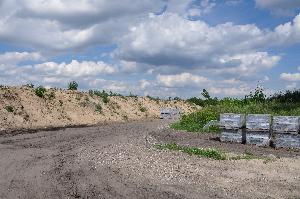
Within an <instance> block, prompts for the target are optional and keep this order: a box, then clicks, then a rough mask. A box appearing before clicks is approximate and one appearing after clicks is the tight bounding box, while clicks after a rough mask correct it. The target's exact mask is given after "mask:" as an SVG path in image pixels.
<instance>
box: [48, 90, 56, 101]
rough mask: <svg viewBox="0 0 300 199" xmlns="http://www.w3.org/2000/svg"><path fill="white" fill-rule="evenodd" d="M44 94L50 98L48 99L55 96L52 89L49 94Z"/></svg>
mask: <svg viewBox="0 0 300 199" xmlns="http://www.w3.org/2000/svg"><path fill="white" fill-rule="evenodd" d="M46 95H47V97H48V99H50V100H52V99H54V98H55V93H54V92H53V91H52V92H51V93H49V94H46Z"/></svg>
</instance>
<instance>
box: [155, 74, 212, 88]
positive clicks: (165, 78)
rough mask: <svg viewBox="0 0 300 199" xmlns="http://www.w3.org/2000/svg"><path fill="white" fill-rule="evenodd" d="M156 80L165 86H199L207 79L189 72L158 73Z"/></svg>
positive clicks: (206, 81)
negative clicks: (176, 73)
mask: <svg viewBox="0 0 300 199" xmlns="http://www.w3.org/2000/svg"><path fill="white" fill-rule="evenodd" d="M157 81H158V83H159V84H161V85H163V86H167V87H185V86H192V87H199V86H203V84H207V83H208V82H209V79H207V78H206V77H203V76H199V75H193V74H190V73H181V74H178V75H158V76H157Z"/></svg>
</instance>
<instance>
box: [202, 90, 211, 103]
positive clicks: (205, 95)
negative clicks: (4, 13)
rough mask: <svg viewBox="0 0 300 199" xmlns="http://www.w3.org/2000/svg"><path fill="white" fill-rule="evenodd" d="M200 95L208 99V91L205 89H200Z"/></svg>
mask: <svg viewBox="0 0 300 199" xmlns="http://www.w3.org/2000/svg"><path fill="white" fill-rule="evenodd" d="M201 95H202V96H203V97H204V98H205V99H207V100H209V99H210V95H209V93H208V91H207V90H206V89H203V90H202V93H201Z"/></svg>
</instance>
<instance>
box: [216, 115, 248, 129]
mask: <svg viewBox="0 0 300 199" xmlns="http://www.w3.org/2000/svg"><path fill="white" fill-rule="evenodd" d="M245 120H246V117H245V115H244V114H234V113H224V114H221V115H220V123H219V126H220V128H224V129H240V128H242V127H243V126H245Z"/></svg>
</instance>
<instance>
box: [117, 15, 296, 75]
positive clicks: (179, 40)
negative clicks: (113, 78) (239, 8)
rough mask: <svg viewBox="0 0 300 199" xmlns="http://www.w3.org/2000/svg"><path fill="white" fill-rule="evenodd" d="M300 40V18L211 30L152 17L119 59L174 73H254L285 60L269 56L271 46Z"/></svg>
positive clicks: (127, 40) (125, 42)
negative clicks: (265, 27)
mask: <svg viewBox="0 0 300 199" xmlns="http://www.w3.org/2000/svg"><path fill="white" fill-rule="evenodd" d="M299 41H300V14H299V15H298V16H296V17H295V18H294V20H293V21H292V22H288V23H285V24H282V25H279V26H277V27H276V28H275V29H274V31H270V30H262V29H259V28H258V27H257V26H255V25H253V24H246V25H234V24H233V23H225V24H219V25H216V26H210V25H208V24H206V23H205V22H203V21H190V20H187V19H184V18H182V17H180V16H178V15H177V14H170V13H169V14H163V15H160V16H154V15H151V16H150V17H149V18H148V19H147V20H145V21H143V22H141V23H140V24H139V25H137V26H134V27H132V28H131V30H130V33H129V34H127V35H126V36H124V37H123V38H122V39H121V41H120V46H119V48H118V49H117V50H116V52H115V56H116V57H118V58H120V59H123V60H126V61H129V62H137V63H143V64H148V65H153V66H160V69H162V68H163V67H161V66H173V70H176V69H178V68H180V69H181V70H183V71H184V70H193V69H218V70H219V69H222V70H219V71H224V72H226V71H227V72H234V71H236V72H235V73H241V72H244V74H247V73H249V74H253V73H255V72H257V71H259V70H261V69H269V68H271V67H274V66H275V65H276V64H277V63H278V62H279V61H280V56H276V55H270V54H269V53H268V52H267V50H268V49H269V48H271V47H274V46H286V45H292V44H297V43H299ZM262 50H265V51H262ZM173 72H174V71H173Z"/></svg>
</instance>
